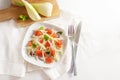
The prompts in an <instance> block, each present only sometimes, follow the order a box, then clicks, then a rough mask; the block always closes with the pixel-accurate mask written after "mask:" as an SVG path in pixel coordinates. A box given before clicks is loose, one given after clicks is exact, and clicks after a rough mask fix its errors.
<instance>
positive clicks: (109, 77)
mask: <svg viewBox="0 0 120 80" xmlns="http://www.w3.org/2000/svg"><path fill="white" fill-rule="evenodd" d="M57 1H58V4H59V6H60V8H61V9H64V10H67V11H70V12H72V13H74V14H75V15H78V16H81V17H82V19H83V26H82V34H81V39H80V47H79V52H78V55H77V70H78V76H76V77H69V76H68V75H67V74H65V75H63V76H61V78H59V79H57V80H120V2H119V0H57ZM9 2H10V1H9V0H0V9H2V8H6V7H8V6H9V5H10V3H9ZM5 4H8V5H5ZM39 74H40V73H39V71H35V72H32V73H27V74H26V76H25V77H24V78H17V77H11V76H5V75H0V80H41V78H40V76H39ZM45 80H47V79H45Z"/></svg>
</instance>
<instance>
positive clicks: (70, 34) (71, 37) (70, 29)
mask: <svg viewBox="0 0 120 80" xmlns="http://www.w3.org/2000/svg"><path fill="white" fill-rule="evenodd" d="M74 26H75V25H74V23H71V24H70V25H69V26H68V37H69V40H70V42H71V48H72V62H71V67H70V71H69V72H70V73H72V72H73V70H74V69H75V68H76V66H75V54H74Z"/></svg>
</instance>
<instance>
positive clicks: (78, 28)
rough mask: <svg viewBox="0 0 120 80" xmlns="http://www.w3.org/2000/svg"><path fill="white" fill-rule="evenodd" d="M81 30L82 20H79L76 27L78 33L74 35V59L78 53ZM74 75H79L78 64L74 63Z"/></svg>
mask: <svg viewBox="0 0 120 80" xmlns="http://www.w3.org/2000/svg"><path fill="white" fill-rule="evenodd" d="M80 32H81V22H79V24H78V26H77V28H76V33H75V36H74V59H75V60H76V55H77V48H78V43H79V39H80ZM74 75H75V76H76V75H77V68H76V64H74Z"/></svg>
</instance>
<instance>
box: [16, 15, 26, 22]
mask: <svg viewBox="0 0 120 80" xmlns="http://www.w3.org/2000/svg"><path fill="white" fill-rule="evenodd" d="M18 19H20V20H22V21H26V20H27V19H28V17H27V16H26V15H22V14H21V15H19V17H18Z"/></svg>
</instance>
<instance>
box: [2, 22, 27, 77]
mask: <svg viewBox="0 0 120 80" xmlns="http://www.w3.org/2000/svg"><path fill="white" fill-rule="evenodd" d="M24 34H25V29H24V28H17V27H16V23H15V22H14V20H9V21H5V22H1V23H0V74H7V75H12V76H20V77H22V76H24V75H25V64H24V62H25V61H24V59H23V58H22V56H21V43H22V40H23V36H24Z"/></svg>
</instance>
